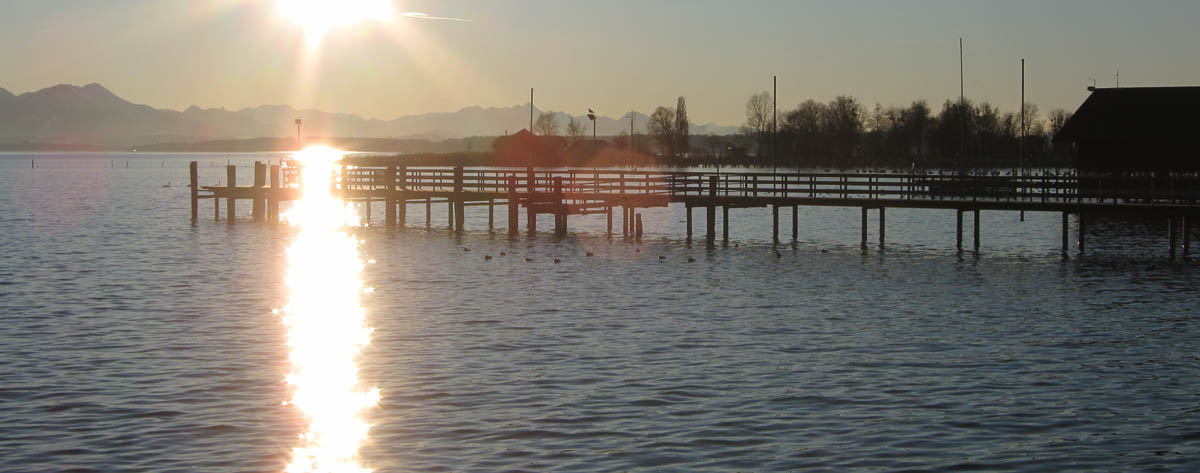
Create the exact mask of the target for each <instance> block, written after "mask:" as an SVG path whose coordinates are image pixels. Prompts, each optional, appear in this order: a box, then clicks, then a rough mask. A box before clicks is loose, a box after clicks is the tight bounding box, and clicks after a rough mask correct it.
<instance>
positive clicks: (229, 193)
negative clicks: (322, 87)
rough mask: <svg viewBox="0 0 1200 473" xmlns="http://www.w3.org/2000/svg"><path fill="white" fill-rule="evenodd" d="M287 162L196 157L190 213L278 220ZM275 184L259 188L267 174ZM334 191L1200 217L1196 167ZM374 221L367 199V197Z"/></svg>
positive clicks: (522, 172) (602, 206) (576, 175)
mask: <svg viewBox="0 0 1200 473" xmlns="http://www.w3.org/2000/svg"><path fill="white" fill-rule="evenodd" d="M295 166H296V165H295V164H294V163H290V162H288V161H284V162H283V163H281V165H270V166H268V165H266V164H263V163H256V164H255V166H254V180H253V182H254V184H253V185H252V186H249V187H245V186H241V187H239V186H236V185H235V183H236V182H237V179H236V177H237V176H236V167H234V166H229V167H227V176H226V178H227V179H226V181H225V182H226V183H227V185H225V186H200V187H196V184H197V174H196V172H197V169H196V165H195V163H192V166H191V183H192V189H193V190H192V219H193V220H195V219H197V217H198V215H197V214H198V201H199V200H200V199H213V200H214V206H213V209H214V219H216V220H219V219H220V205H219V204H218V202H219V201H220V199H225V200H226V206H227V210H226V215H227V218H226V220H227V221H229V222H230V223H232V222H233V219H231V218H228V216H233V215H235V207H234V205H235V202H236V201H237V200H241V199H247V200H251V201H252V203H253V207H252V208H253V212H252V215H253V219H254V220H255V221H271V222H275V221H278V219H279V203H280V202H284V201H289V200H294V199H296V198H298V197H299V195H298V183H299V177H300V175H299V172H298V171H299V169H297V168H296V167H295ZM268 175H269V176H270V179H269V181H270V185H269V186H268V185H266V183H267V176H268ZM341 177H342V180H341V182H340V184H339V185H338V188H337V190H338V192H340V193H341V195H342V198H343V199H345V200H347V201H349V202H366V203H368V204H369V203H371V202H384V203H385V205H384V208H385V211H384V212H385V216H384V222H385V224H386V225H389V226H395V225H398V224H400V223H401V222H405V221H406V216H407V212H408V207H409V206H410V205H417V206H418V207H419V206H421V205H424V206H425V226H426V228H431V227H432V219H431V210H432V206H433V205H434V204H439V205H441V204H445V205H446V206H447V220H448V221H447V226H448V227H449V228H451V229H453V230H454V231H457V232H461V231H463V230H464V227H465V221H466V219H465V208H466V207H469V206H487V208H488V229H489V230H494V229H495V221H494V209H495V206H496V205H504V206H506V207H507V210H508V211H507V215H508V222H507V231H508V232H509V233H510V234H515V233H518V232H519V231H520V223H519V222H520V218H519V212H520V210H521V209H524V210H525V214H526V223H525V227H526V230H527V231H529V232H536V231H537V215H539V214H552V215H554V232H555V233H556V234H560V235H561V234H565V233H566V232H567V228H568V220H569V217H570V216H572V215H589V214H605V215H606V217H607V222H608V227H607V228H608V234H609V235H612V234H613V233H614V224H613V213H614V211H616V210H617V209H618V208H619V209H620V216H619V217H620V220H621V229H620V231H621V235H623V236H627V237H634V238H640V236H641V233H642V230H641V229H642V225H641V223H642V222H641V220H642V215H641V213H640V212H639V211H638V210H639V209H645V208H650V207H664V206H668V205H671V204H682V205H683V206H685V207H686V213H687V219H686V222H687V229H686V231H687V235H688V237H689V238H691V237H692V235H693V228H692V221H693V217H692V213H693V212H692V210H693V209H695V208H696V207H702V208H704V210H705V211H704V214H705V230H704V237H705V240H706V241H708V242H712V241H714V240H715V239H716V237H717V235H716V220H717V219H716V210H717V208H718V207H720V208H721V214H722V216H723V218H722V219H721V220H722V228H721V230H722V231H721V238H722V240H724V241H728V240H729V232H730V229H729V212H730V210H731V209H733V210H736V209H741V208H753V207H759V208H761V207H771V209H772V212H771V215H772V221H773V225H772V228H773V231H772V235H773V237H774V239H775V241H777V242H778V241H779V211H780V209H781V208H783V209H787V208H789V207H790V208H791V236H792V238H793V239H796V238H798V236H799V231H800V228H799V226H798V223H797V222H798V221H799V220H798V215H799V208H800V207H806V206H838V207H858V208H860V209H861V214H862V246H863V247H864V248H865V247H866V246H867V243H868V242H867V228H868V225H869V218H868V217H869V214H870V213H872V212H873V213H875V214H876V215H877V216H878V225H879V231H878V235H879V245H880V246H881V247H882V246H883V245H884V244H885V235H886V230H885V229H886V225H885V215H886V209H888V208H911V209H943V210H953V211H955V213H956V215H957V217H958V218H957V242H956V245H957V248H958V249H959V250H960V251H961V250H962V249H963V215H964V214H966V213H970V214H971V217H972V218H973V223H974V225H972V228H973V237H974V238H973V240H972V247H973V249H974V250H975V251H979V248H980V243H981V236H980V233H981V229H980V218H979V215H980V212H982V211H985V210H986V211H1023V212H1058V213H1061V214H1062V222H1063V226H1062V236H1063V242H1062V247H1063V253H1064V254H1066V253H1067V252H1068V250H1069V249H1070V242H1069V241H1068V231H1069V228H1068V227H1069V219H1068V216H1069V215H1071V214H1074V215H1075V216H1076V222H1077V223H1078V231H1077V235H1078V238H1079V239H1078V242H1077V246H1078V249H1079V250H1080V251H1082V250H1083V249H1084V245H1085V238H1084V237H1085V235H1086V233H1087V232H1086V228H1087V227H1086V225H1087V221H1088V218H1090V217H1093V216H1100V215H1135V216H1142V217H1146V216H1150V217H1154V218H1162V219H1163V220H1164V221H1165V223H1166V224H1167V225H1168V229H1169V234H1170V249H1169V255H1170V257H1171V258H1172V259H1174V258H1175V255H1176V247H1177V243H1178V242H1177V238H1176V235H1177V234H1180V235H1182V239H1183V241H1182V252H1183V254H1184V255H1187V254H1188V252H1189V250H1190V234H1191V222H1192V221H1194V220H1195V217H1196V216H1197V215H1200V203H1198V200H1200V176H1197V175H1196V174H1168V175H1163V173H1159V174H1154V173H1140V174H1138V173H1130V174H1123V175H1119V176H1118V175H1112V174H1106V175H1078V174H1054V173H1042V174H1040V175H1017V176H1003V175H997V173H996V172H994V171H988V172H968V173H962V174H959V173H927V172H908V171H903V172H901V171H893V172H823V173H811V172H807V173H806V172H777V173H761V172H733V173H730V172H719V173H718V172H698V171H671V170H629V169H580V168H552V169H551V168H532V167H528V168H497V167H478V168H475V167H472V168H464V167H462V166H459V167H453V168H451V167H432V166H407V165H405V164H404V161H403V158H395V157H356V158H346V159H344V160H343V161H342V171H341ZM366 208H367V209H368V210H367V215H366V217H367V219H368V221H369V220H370V213H369V212H370V210H369V209H370V205H367V206H366Z"/></svg>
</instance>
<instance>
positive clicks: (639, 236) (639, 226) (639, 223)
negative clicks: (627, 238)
mask: <svg viewBox="0 0 1200 473" xmlns="http://www.w3.org/2000/svg"><path fill="white" fill-rule="evenodd" d="M634 236H636V237H637V239H638V240H641V239H642V214H641V212H638V213H637V232H636V233H635V235H634Z"/></svg>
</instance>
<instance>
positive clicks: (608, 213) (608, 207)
mask: <svg viewBox="0 0 1200 473" xmlns="http://www.w3.org/2000/svg"><path fill="white" fill-rule="evenodd" d="M612 212H613V208H612V206H611V205H606V206H604V218H605V220H607V221H608V237H609V238H612Z"/></svg>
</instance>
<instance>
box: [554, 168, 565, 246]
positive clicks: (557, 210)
mask: <svg viewBox="0 0 1200 473" xmlns="http://www.w3.org/2000/svg"><path fill="white" fill-rule="evenodd" d="M554 234H555V235H558V236H566V234H567V202H566V200H565V199H564V198H563V180H562V178H561V177H556V178H554Z"/></svg>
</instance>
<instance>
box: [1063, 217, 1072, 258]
mask: <svg viewBox="0 0 1200 473" xmlns="http://www.w3.org/2000/svg"><path fill="white" fill-rule="evenodd" d="M1069 223H1070V214H1068V213H1066V212H1063V213H1062V252H1063V256H1066V255H1067V252H1068V251H1070V249H1071V240H1070V238H1069V236H1068V234H1069V232H1070V225H1069Z"/></svg>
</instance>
